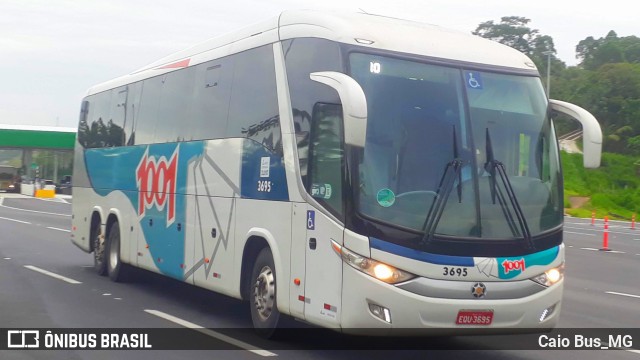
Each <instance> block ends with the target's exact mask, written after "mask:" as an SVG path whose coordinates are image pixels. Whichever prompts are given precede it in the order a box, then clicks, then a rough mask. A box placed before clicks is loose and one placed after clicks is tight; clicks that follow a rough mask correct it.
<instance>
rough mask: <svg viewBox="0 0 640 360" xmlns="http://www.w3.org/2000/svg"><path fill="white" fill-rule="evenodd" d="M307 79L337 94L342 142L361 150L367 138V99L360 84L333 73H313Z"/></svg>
mask: <svg viewBox="0 0 640 360" xmlns="http://www.w3.org/2000/svg"><path fill="white" fill-rule="evenodd" d="M309 77H310V78H311V80H313V81H317V82H319V83H322V84H325V85H327V86H330V87H332V88H333V89H335V90H336V91H337V92H338V96H340V101H342V116H343V118H344V141H345V143H347V144H348V145H352V146H357V147H361V148H363V147H364V143H365V140H366V137H367V98H366V97H365V95H364V91H363V90H362V87H360V84H358V83H357V82H356V81H355V80H354V79H353V78H352V77H350V76H349V75H345V74H342V73H339V72H335V71H321V72H314V73H311V74H309Z"/></svg>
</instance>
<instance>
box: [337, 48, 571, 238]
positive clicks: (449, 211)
mask: <svg viewBox="0 0 640 360" xmlns="http://www.w3.org/2000/svg"><path fill="white" fill-rule="evenodd" d="M349 64H350V71H351V76H352V77H353V78H354V79H356V81H358V83H359V84H360V85H361V86H362V88H363V90H364V92H365V95H366V97H367V105H368V123H367V138H366V143H365V147H364V151H363V153H362V156H361V157H360V158H359V159H358V164H357V167H358V176H359V181H360V183H359V188H358V189H359V190H358V191H357V194H356V196H357V198H356V202H357V206H358V210H359V212H360V214H361V215H363V216H365V217H367V218H369V219H371V220H372V221H377V222H382V223H385V224H387V225H391V226H394V227H397V228H401V229H407V230H409V231H412V232H422V233H425V235H428V234H426V233H429V232H431V234H432V235H433V236H436V237H438V236H444V237H464V238H478V239H491V240H499V239H505V240H513V239H519V238H527V240H528V241H530V240H531V237H532V236H536V235H538V234H541V233H543V232H545V231H549V230H551V229H555V228H557V227H559V226H560V225H561V223H562V188H561V177H560V166H559V157H558V150H557V145H556V138H555V133H554V129H553V125H552V123H551V120H550V119H549V117H548V111H547V104H548V103H547V99H546V96H545V93H544V90H543V88H542V85H541V82H540V79H539V78H538V77H534V76H524V75H518V74H504V73H495V72H487V71H478V70H467V69H464V68H461V67H447V66H440V65H433V64H426V63H421V62H417V61H410V60H403V59H398V58H392V57H386V56H379V55H369V54H363V53H352V54H351V55H350V57H349ZM425 238H426V236H425Z"/></svg>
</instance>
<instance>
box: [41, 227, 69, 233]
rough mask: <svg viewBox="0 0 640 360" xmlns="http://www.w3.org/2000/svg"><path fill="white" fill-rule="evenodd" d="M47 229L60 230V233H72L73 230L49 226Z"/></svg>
mask: <svg viewBox="0 0 640 360" xmlns="http://www.w3.org/2000/svg"><path fill="white" fill-rule="evenodd" d="M47 229H51V230H58V231H64V232H71V230H67V229H60V228H55V227H51V226H47Z"/></svg>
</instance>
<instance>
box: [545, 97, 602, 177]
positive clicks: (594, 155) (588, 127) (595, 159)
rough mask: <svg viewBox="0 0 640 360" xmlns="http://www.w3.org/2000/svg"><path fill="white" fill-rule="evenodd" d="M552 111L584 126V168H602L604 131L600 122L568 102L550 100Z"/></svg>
mask: <svg viewBox="0 0 640 360" xmlns="http://www.w3.org/2000/svg"><path fill="white" fill-rule="evenodd" d="M549 103H550V104H551V109H553V110H555V111H557V112H559V113H563V114H565V115H568V116H570V117H572V118H574V119H576V120H578V121H579V122H580V123H581V124H582V142H583V149H582V151H583V154H584V159H583V164H584V167H586V168H589V169H595V168H598V167H600V158H601V157H602V129H601V128H600V124H599V123H598V120H596V118H595V117H594V116H593V115H591V113H590V112H588V111H587V110H585V109H583V108H581V107H580V106H578V105H574V104H571V103H568V102H564V101H560V100H553V99H549Z"/></svg>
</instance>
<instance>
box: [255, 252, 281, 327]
mask: <svg viewBox="0 0 640 360" xmlns="http://www.w3.org/2000/svg"><path fill="white" fill-rule="evenodd" d="M275 269H276V267H275V265H274V262H273V256H272V255H271V250H270V249H269V248H268V247H267V248H264V249H262V250H261V251H260V253H259V254H258V256H257V257H256V261H255V263H254V265H253V271H252V272H251V289H250V292H249V294H250V296H249V304H250V306H251V320H252V321H253V327H254V328H255V329H256V331H257V332H258V333H259V334H260V335H262V336H264V337H266V338H270V337H273V336H274V333H275V330H276V328H277V326H278V320H279V319H280V312H279V311H278V304H277V300H276V271H275Z"/></svg>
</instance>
